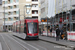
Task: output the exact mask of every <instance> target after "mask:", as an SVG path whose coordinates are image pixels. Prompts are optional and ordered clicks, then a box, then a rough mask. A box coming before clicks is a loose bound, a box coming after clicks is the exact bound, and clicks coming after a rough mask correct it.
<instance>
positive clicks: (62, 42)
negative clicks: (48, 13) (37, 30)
mask: <svg viewBox="0 0 75 50" xmlns="http://www.w3.org/2000/svg"><path fill="white" fill-rule="evenodd" d="M39 39H40V40H43V41H47V42H51V43H54V44H58V45H61V46H66V47H71V48H75V42H72V41H68V40H61V39H60V40H59V41H56V38H52V37H47V36H41V35H40V36H39Z"/></svg>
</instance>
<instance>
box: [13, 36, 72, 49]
mask: <svg viewBox="0 0 75 50" xmlns="http://www.w3.org/2000/svg"><path fill="white" fill-rule="evenodd" d="M13 36H14V37H17V38H19V39H21V40H23V41H25V39H22V38H20V37H18V36H15V35H13ZM39 40H40V41H44V42H47V43H52V44H56V45H59V46H61V47H64V48H71V49H72V47H68V46H66V45H64V44H58V43H54V42H51V41H46V40H43V39H39Z"/></svg>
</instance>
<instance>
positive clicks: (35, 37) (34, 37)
mask: <svg viewBox="0 0 75 50" xmlns="http://www.w3.org/2000/svg"><path fill="white" fill-rule="evenodd" d="M26 39H39V36H27V37H26Z"/></svg>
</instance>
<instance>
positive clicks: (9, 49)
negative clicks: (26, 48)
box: [1, 35, 11, 50]
mask: <svg viewBox="0 0 75 50" xmlns="http://www.w3.org/2000/svg"><path fill="white" fill-rule="evenodd" d="M1 37H2V39H3V41H4V42H5V44H6V46H7V48H8V50H11V48H10V47H9V45H8V43H7V42H6V41H5V39H4V37H3V36H2V35H1Z"/></svg>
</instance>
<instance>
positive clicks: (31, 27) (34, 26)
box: [28, 22, 38, 33]
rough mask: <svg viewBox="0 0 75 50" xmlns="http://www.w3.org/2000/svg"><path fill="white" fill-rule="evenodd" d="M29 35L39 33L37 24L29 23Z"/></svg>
mask: <svg viewBox="0 0 75 50" xmlns="http://www.w3.org/2000/svg"><path fill="white" fill-rule="evenodd" d="M28 33H38V31H37V23H33V22H32V23H28Z"/></svg>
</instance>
